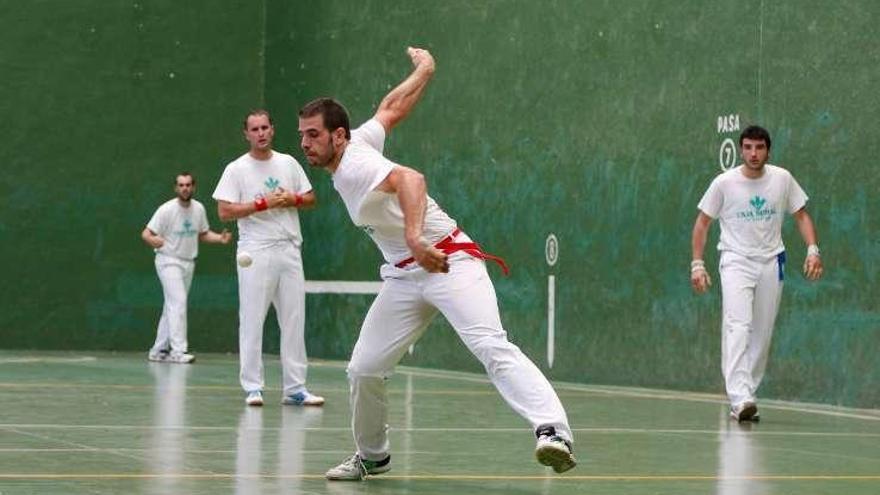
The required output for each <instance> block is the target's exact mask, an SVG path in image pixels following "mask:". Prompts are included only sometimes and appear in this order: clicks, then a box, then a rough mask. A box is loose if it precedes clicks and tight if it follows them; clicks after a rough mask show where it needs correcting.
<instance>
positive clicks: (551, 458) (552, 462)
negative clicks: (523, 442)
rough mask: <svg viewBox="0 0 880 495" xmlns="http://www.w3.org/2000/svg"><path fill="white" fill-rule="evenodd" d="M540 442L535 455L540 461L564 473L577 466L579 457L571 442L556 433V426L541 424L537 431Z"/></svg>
mask: <svg viewBox="0 0 880 495" xmlns="http://www.w3.org/2000/svg"><path fill="white" fill-rule="evenodd" d="M535 435H536V436H537V437H538V444H537V445H536V446H535V457H536V458H537V459H538V462H540V463H541V464H543V465H545V466H550V467H552V468H553V470H554V471H556V472H557V473H564V472H566V471H568V470H569V469H571V468H573V467H575V466H577V459H575V458H574V454H573V453H572V451H571V442H569V441H567V440H564V439H563V438H562V437H560V436H559V435H557V434H556V428H554V427H552V426H541V427H539V428H538V429H537V430H536V431H535Z"/></svg>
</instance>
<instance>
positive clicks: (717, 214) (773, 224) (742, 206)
mask: <svg viewBox="0 0 880 495" xmlns="http://www.w3.org/2000/svg"><path fill="white" fill-rule="evenodd" d="M743 166H744V165H740V166H738V167H736V168H733V169H730V170H728V171H726V172H724V173H722V174H721V175H719V176H717V177H715V180H713V181H712V184H710V185H709V189H708V190H707V191H706V193H705V194H704V195H703V199H701V200H700V203H699V205H698V208H699V209H700V210H701V211H702V212H703V213H705V214H706V215H709V216H710V217H712V218H717V219H719V221H720V222H719V223H720V224H721V238H720V241H719V242H718V250H719V251H733V252H735V253H738V254H740V255H743V256H748V257H760V258H765V257H767V258H769V257H773V256H776V255H777V254H779V253H781V252H782V251H785V246H784V245H783V243H782V222H783V220H784V218H783V217H784V214H785V213H789V214H791V213H795V212H796V211H798V210H800V209H801V208H803V207H804V206H805V205H806V204H807V200H808V199H809V198H808V197H807V194H806V193H805V192H804V190H803V189H801V186H800V185H798V183H797V181H796V180H795V179H794V177H792V175H791V173H789V172H788V170H785V169H784V168H781V167H777V166H774V165H770V164H767V165H764V175H762V176H761V177H759V178H757V179H750V178H748V177H746V176H745V175H743V173H742V168H743Z"/></svg>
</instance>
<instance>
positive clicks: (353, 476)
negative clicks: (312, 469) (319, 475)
mask: <svg viewBox="0 0 880 495" xmlns="http://www.w3.org/2000/svg"><path fill="white" fill-rule="evenodd" d="M388 471H391V456H390V455H389V456H388V457H386V458H384V459H382V460H381V461H370V460H367V459H361V456H359V455H358V454H355V455H353V456H351V457H349V458H348V459H346V460H344V461H342V464H340V465H338V466H336V467H335V468H332V469H330V470H329V471H327V473H325V474H324V476H326V477H327V479H328V480H333V481H360V480H362V479H364V478H366V477H367V475H368V474H382V473H387V472H388Z"/></svg>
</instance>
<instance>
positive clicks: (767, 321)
mask: <svg viewBox="0 0 880 495" xmlns="http://www.w3.org/2000/svg"><path fill="white" fill-rule="evenodd" d="M739 143H740V149H741V152H742V157H743V163H742V164H741V165H739V166H738V167H734V168H732V169H730V170H728V171H726V172H724V173H722V174H721V175H719V176H717V177H716V178H715V180H713V181H712V184H711V185H709V189H708V190H707V191H706V193H705V194H704V195H703V198H702V199H701V200H700V203H699V205H698V208H699V210H700V212H699V213H698V214H697V219H696V222H695V223H694V229H693V235H692V239H691V245H692V250H693V261H691V285H692V286H693V289H694V291H696V292H697V293H698V294H702V293H704V292H706V291H707V290H708V289H709V286H710V285H711V279H710V277H709V273H708V271H707V270H706V265H705V262H704V261H703V249H704V248H705V245H706V237H707V235H708V231H709V227H710V226H711V223H712V220H714V219H716V218H717V219H719V220H720V224H721V239H720V242H719V243H718V251H720V252H721V261H720V272H721V298H722V312H723V318H722V326H721V371H722V374H723V375H724V383H725V387H726V390H727V396H728V398H729V399H730V416H731V417H732V418H733V419H736V420H737V421H740V422H742V421H758V420H759V419H760V415H759V414H758V406H757V403H756V397H755V396H756V394H757V390H758V387H759V386H760V384H761V379H762V378H763V377H764V370H765V368H766V365H767V356H768V354H769V352H770V339H771V337H772V336H773V325H774V322H775V320H776V314H777V312H778V309H779V301H780V299H781V298H782V286H783V279H784V278H785V277H784V275H785V271H784V270H785V259H786V257H785V246H784V245H783V243H782V222H783V219H784V217H783V215H784V214H785V213H789V214H791V215H793V216H794V219H795V223H796V224H797V227H798V230H799V231H800V234H801V237H803V239H804V242H805V243H806V244H807V257H806V260H805V261H804V267H803V271H804V275H805V276H806V277H807V279H808V280H818V279H819V277H821V276H822V259H821V258H820V257H819V246H818V241H817V238H816V229H815V227H814V226H813V220H812V219H811V218H810V215H809V214H808V213H807V208H806V205H807V199H808V198H807V195H806V193H804V191H803V189H801V187H800V185H798V183H797V181H796V180H795V179H794V177H792V175H791V174H790V173H789V172H788V171H787V170H785V169H783V168H781V167H777V166H775V165H770V164H768V163H767V161H768V160H769V158H770V145H771V141H770V134H769V133H768V132H767V131H766V130H765V129H763V128H761V127H758V126H750V127H747V128H746V129H745V130H743V132H742V134H741V135H740V139H739Z"/></svg>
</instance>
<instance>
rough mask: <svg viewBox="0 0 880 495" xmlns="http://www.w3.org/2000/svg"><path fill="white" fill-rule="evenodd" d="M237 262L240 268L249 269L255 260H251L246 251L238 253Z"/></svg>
mask: <svg viewBox="0 0 880 495" xmlns="http://www.w3.org/2000/svg"><path fill="white" fill-rule="evenodd" d="M235 261H237V262H238V266H240V267H242V268H247V267H249V266H251V263H253V262H254V259H253V258H251V255H250V254H248V253H246V252H244V251H241V252H239V253H238V256H236V257H235Z"/></svg>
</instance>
